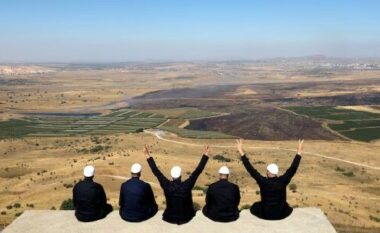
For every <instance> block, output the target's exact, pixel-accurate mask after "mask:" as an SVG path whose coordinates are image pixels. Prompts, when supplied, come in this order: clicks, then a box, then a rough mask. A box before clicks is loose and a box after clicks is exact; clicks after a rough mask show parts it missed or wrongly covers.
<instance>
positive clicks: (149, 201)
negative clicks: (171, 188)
mask: <svg viewBox="0 0 380 233" xmlns="http://www.w3.org/2000/svg"><path fill="white" fill-rule="evenodd" d="M141 170H142V167H141V165H140V164H138V163H134V164H133V165H132V167H131V176H132V178H131V179H129V180H127V181H126V182H124V183H123V184H122V185H121V188H120V197H119V206H120V210H119V214H120V217H121V218H122V219H124V220H125V221H128V222H142V221H145V220H147V219H149V218H151V217H153V216H154V215H155V214H156V213H157V210H158V206H157V204H156V200H155V199H154V195H153V190H152V187H151V186H150V184H148V183H146V182H144V181H142V180H141V179H140V176H141Z"/></svg>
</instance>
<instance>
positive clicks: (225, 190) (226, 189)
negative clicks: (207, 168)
mask: <svg viewBox="0 0 380 233" xmlns="http://www.w3.org/2000/svg"><path fill="white" fill-rule="evenodd" d="M229 174H230V170H229V169H228V167H226V166H222V167H221V168H220V169H219V181H217V182H215V183H213V184H210V186H209V187H208V189H207V193H206V205H205V207H203V210H202V212H203V214H204V215H205V216H206V217H208V218H209V219H211V220H213V221H217V222H232V221H235V220H236V219H238V218H239V209H238V206H239V203H240V191H239V187H238V186H237V185H236V184H233V183H231V182H229V181H228V177H229Z"/></svg>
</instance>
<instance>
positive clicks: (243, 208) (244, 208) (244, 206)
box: [241, 204, 251, 210]
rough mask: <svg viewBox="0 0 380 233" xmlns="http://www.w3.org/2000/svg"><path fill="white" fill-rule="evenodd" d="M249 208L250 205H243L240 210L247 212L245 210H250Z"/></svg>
mask: <svg viewBox="0 0 380 233" xmlns="http://www.w3.org/2000/svg"><path fill="white" fill-rule="evenodd" d="M250 208H251V205H249V204H244V205H243V206H242V207H241V209H242V210H247V209H250Z"/></svg>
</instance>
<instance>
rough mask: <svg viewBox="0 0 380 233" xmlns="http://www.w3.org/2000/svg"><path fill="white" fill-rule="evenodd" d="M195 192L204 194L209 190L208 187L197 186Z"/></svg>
mask: <svg viewBox="0 0 380 233" xmlns="http://www.w3.org/2000/svg"><path fill="white" fill-rule="evenodd" d="M193 190H201V191H202V192H203V193H206V192H207V188H206V187H201V186H198V185H196V186H195V187H194V188H193Z"/></svg>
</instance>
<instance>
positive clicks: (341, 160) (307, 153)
mask: <svg viewBox="0 0 380 233" xmlns="http://www.w3.org/2000/svg"><path fill="white" fill-rule="evenodd" d="M144 132H145V133H148V134H151V135H154V136H155V137H156V138H157V139H159V140H163V141H167V142H172V143H177V144H182V145H187V146H196V147H202V146H203V145H202V144H197V143H189V142H182V141H179V140H173V139H167V138H164V137H163V136H162V133H161V132H162V131H158V132H152V131H149V130H145V131H144ZM212 147H216V148H235V146H231V145H212ZM247 148H250V149H271V150H285V151H292V152H296V150H294V149H288V148H279V147H260V146H250V147H247ZM304 154H306V155H313V156H317V157H321V158H325V159H330V160H335V161H339V162H344V163H348V164H351V165H355V166H359V167H365V168H368V169H373V170H380V167H375V166H370V165H367V164H363V163H357V162H354V161H349V160H345V159H339V158H334V157H331V156H327V155H322V154H319V153H314V152H304Z"/></svg>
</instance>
